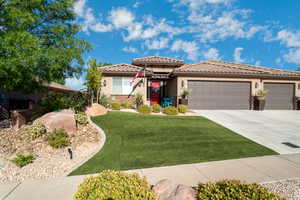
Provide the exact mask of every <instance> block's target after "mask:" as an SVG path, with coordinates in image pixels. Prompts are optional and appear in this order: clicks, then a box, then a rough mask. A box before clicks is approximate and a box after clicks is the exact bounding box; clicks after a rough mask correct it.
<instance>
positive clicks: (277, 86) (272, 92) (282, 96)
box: [264, 83, 295, 110]
mask: <svg viewBox="0 0 300 200" xmlns="http://www.w3.org/2000/svg"><path fill="white" fill-rule="evenodd" d="M294 87H295V86H294V84H290V83H264V88H265V89H266V90H268V91H269V93H268V95H267V97H266V106H265V109H269V110H291V109H293V101H294V92H295V88H294Z"/></svg>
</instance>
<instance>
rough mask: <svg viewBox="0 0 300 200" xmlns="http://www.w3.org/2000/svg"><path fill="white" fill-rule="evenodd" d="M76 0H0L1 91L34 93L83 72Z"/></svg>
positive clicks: (85, 45)
mask: <svg viewBox="0 0 300 200" xmlns="http://www.w3.org/2000/svg"><path fill="white" fill-rule="evenodd" d="M75 19H76V15H75V13H74V12H73V0H26V1H24V0H0V38H1V39H0V90H6V91H13V90H15V91H25V92H26V91H27V92H33V90H34V89H35V88H38V87H37V86H40V85H41V83H42V82H45V81H46V82H50V81H59V82H62V83H63V82H64V80H65V78H68V77H74V76H75V77H79V76H80V74H81V73H82V71H83V67H82V66H83V64H84V61H83V59H82V54H83V53H84V52H85V51H87V50H90V49H91V45H90V44H89V43H88V42H86V41H85V40H83V39H78V38H76V37H75V36H76V34H77V33H78V32H79V31H80V26H79V25H77V24H75V23H74V21H75Z"/></svg>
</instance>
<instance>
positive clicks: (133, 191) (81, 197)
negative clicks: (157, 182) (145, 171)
mask: <svg viewBox="0 0 300 200" xmlns="http://www.w3.org/2000/svg"><path fill="white" fill-rule="evenodd" d="M95 199H97V200H109V199H111V200H155V195H154V192H153V191H152V190H151V189H150V186H149V184H148V183H147V181H146V179H145V178H141V177H139V175H138V174H127V173H123V172H117V171H103V172H101V173H100V174H99V175H98V176H95V177H88V178H86V179H85V180H84V181H83V183H81V184H80V185H79V188H78V190H77V192H76V193H75V196H74V198H73V200H95Z"/></svg>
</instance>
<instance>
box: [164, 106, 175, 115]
mask: <svg viewBox="0 0 300 200" xmlns="http://www.w3.org/2000/svg"><path fill="white" fill-rule="evenodd" d="M164 113H165V114H166V115H177V114H178V110H177V108H176V107H174V106H168V107H165V108H164Z"/></svg>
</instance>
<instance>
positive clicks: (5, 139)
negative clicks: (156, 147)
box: [0, 124, 100, 183]
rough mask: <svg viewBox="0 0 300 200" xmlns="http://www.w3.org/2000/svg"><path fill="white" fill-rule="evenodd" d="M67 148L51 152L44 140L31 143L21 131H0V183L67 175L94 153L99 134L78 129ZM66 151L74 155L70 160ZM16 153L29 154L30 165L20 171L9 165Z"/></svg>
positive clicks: (93, 130) (83, 128)
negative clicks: (30, 154)
mask: <svg viewBox="0 0 300 200" xmlns="http://www.w3.org/2000/svg"><path fill="white" fill-rule="evenodd" d="M69 138H70V143H71V144H70V146H69V147H67V148H63V149H54V148H52V147H51V146H49V145H48V143H47V142H46V141H45V140H44V138H38V139H36V140H31V139H30V138H29V137H28V136H26V135H24V134H22V129H20V130H19V131H15V130H13V129H12V128H6V129H0V183H8V182H18V181H23V180H28V179H47V178H53V177H60V176H63V175H66V173H68V172H69V171H70V170H72V169H73V168H74V167H75V166H77V165H78V164H79V163H80V162H82V161H83V160H84V159H86V158H87V157H88V156H89V155H91V154H92V153H94V152H95V151H96V150H97V147H98V146H99V142H100V138H99V133H98V131H97V130H96V129H95V128H94V127H93V126H91V125H89V124H88V125H86V126H80V127H78V131H77V132H76V133H75V134H71V135H69ZM68 148H70V149H71V150H72V152H73V159H72V160H71V159H70V155H69V153H68ZM17 153H21V154H28V153H32V154H33V155H34V157H35V160H34V162H33V163H31V164H28V165H26V166H24V167H22V168H19V167H17V166H16V165H15V164H14V163H12V162H10V160H12V159H13V158H14V157H15V155H16V154H17Z"/></svg>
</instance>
